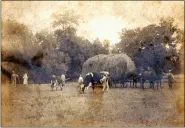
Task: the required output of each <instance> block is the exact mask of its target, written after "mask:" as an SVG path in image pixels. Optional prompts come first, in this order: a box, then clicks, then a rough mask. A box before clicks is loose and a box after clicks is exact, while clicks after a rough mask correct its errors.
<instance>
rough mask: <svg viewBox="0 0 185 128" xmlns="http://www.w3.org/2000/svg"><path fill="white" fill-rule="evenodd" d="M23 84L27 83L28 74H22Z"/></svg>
mask: <svg viewBox="0 0 185 128" xmlns="http://www.w3.org/2000/svg"><path fill="white" fill-rule="evenodd" d="M23 84H24V85H28V75H27V73H25V74H24V76H23Z"/></svg>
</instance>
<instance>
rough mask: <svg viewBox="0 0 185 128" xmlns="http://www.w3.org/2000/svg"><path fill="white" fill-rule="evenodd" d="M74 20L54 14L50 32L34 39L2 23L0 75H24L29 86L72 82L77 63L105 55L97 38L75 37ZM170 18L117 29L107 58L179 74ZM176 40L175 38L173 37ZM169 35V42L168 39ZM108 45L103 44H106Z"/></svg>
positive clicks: (11, 22) (21, 28)
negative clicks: (58, 78)
mask: <svg viewBox="0 0 185 128" xmlns="http://www.w3.org/2000/svg"><path fill="white" fill-rule="evenodd" d="M79 19H80V17H79V16H77V15H75V13H74V12H70V11H68V12H65V13H58V14H55V20H54V21H53V24H52V27H53V31H52V32H49V31H48V30H41V31H39V32H37V33H35V34H33V32H32V31H31V29H30V28H29V27H28V26H26V25H25V24H22V23H20V22H18V21H16V20H13V19H11V20H6V21H3V22H2V54H1V58H2V65H1V68H2V70H1V72H2V74H4V75H5V76H8V77H9V76H10V74H11V71H12V70H15V71H16V72H17V73H18V74H19V75H23V73H25V72H29V76H30V78H31V79H32V80H33V81H34V82H35V83H38V82H42V83H43V82H49V81H50V77H51V76H52V74H55V75H61V74H62V73H64V74H66V75H67V77H70V78H71V79H76V78H78V77H79V75H80V74H81V72H82V65H83V63H84V62H85V61H86V60H87V59H88V58H90V57H93V56H95V55H98V54H109V45H108V43H104V42H101V41H100V40H99V39H98V38H97V39H96V40H94V41H89V40H88V39H86V38H85V37H80V36H78V35H77V34H76V32H77V29H78V25H79V24H80V22H79ZM173 23H174V21H173V18H168V19H161V22H160V24H159V25H155V24H152V25H148V26H146V27H144V28H137V29H133V30H126V29H123V30H122V32H121V34H120V39H121V41H120V42H119V43H118V44H116V46H115V47H114V48H113V53H120V52H121V53H122V52H124V53H126V54H127V55H128V56H129V57H131V58H132V60H133V61H134V63H135V65H136V67H137V68H138V69H139V68H140V67H142V66H143V67H146V66H150V67H153V68H155V69H157V68H158V67H161V68H163V69H164V70H168V69H169V68H170V69H171V68H172V69H174V70H172V71H174V72H175V73H179V72H180V71H181V69H180V66H181V65H183V62H182V61H181V60H182V59H180V58H181V57H182V56H183V48H181V50H177V48H176V46H177V45H179V44H181V45H184V44H183V31H182V30H180V29H178V28H177V26H175V25H173ZM175 34H176V35H175ZM174 35H175V36H174ZM106 42H108V41H106Z"/></svg>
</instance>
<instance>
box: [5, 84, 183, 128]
mask: <svg viewBox="0 0 185 128" xmlns="http://www.w3.org/2000/svg"><path fill="white" fill-rule="evenodd" d="M183 90H184V86H183V83H176V84H175V85H174V88H173V89H172V90H170V89H168V87H167V84H164V88H162V89H159V90H152V89H145V90H142V89H139V88H136V89H133V88H110V90H109V92H105V93H102V92H101V88H96V89H95V92H92V89H91V88H90V89H89V90H86V92H85V94H80V93H79V90H78V89H77V84H76V83H67V85H66V86H65V87H64V89H63V91H51V88H50V86H49V85H41V86H39V85H28V86H23V85H18V86H17V87H16V88H15V87H12V86H11V85H2V126H183V125H184V114H183V113H184V104H182V103H184V91H183Z"/></svg>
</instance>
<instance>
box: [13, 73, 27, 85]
mask: <svg viewBox="0 0 185 128" xmlns="http://www.w3.org/2000/svg"><path fill="white" fill-rule="evenodd" d="M17 79H19V75H17V74H16V73H15V71H12V75H11V82H12V85H14V86H15V87H16V86H17ZM23 84H24V85H28V74H27V73H25V74H24V75H23Z"/></svg>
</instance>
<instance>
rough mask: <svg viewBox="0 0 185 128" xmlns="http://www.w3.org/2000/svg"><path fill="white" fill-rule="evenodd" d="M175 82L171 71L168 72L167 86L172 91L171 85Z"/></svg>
mask: <svg viewBox="0 0 185 128" xmlns="http://www.w3.org/2000/svg"><path fill="white" fill-rule="evenodd" d="M174 81H175V79H174V76H173V74H172V73H171V70H169V73H168V86H169V88H171V89H172V84H173V82H174Z"/></svg>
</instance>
